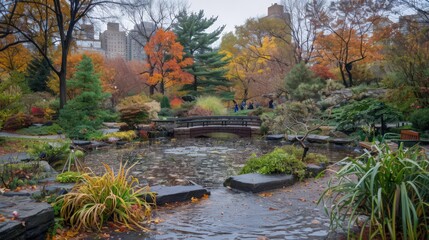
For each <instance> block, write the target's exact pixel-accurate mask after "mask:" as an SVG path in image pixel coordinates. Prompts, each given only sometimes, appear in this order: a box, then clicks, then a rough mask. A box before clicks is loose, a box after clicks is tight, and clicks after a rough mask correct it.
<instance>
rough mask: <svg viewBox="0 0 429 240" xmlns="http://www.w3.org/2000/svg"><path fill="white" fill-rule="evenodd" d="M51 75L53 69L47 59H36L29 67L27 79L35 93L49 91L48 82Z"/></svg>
mask: <svg viewBox="0 0 429 240" xmlns="http://www.w3.org/2000/svg"><path fill="white" fill-rule="evenodd" d="M50 75H51V68H50V66H49V63H48V61H47V60H46V59H45V58H34V59H33V60H31V62H30V63H29V64H28V66H27V73H26V74H25V79H26V81H27V83H28V87H29V88H30V90H31V91H33V92H46V91H49V88H48V86H47V84H46V83H47V81H48V79H49V76H50Z"/></svg>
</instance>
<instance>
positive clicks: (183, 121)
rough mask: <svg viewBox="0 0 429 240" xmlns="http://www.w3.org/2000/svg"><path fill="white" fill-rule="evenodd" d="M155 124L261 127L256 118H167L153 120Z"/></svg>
mask: <svg viewBox="0 0 429 240" xmlns="http://www.w3.org/2000/svg"><path fill="white" fill-rule="evenodd" d="M153 122H155V123H156V124H175V126H176V127H196V126H213V125H216V126H219V125H220V126H257V127H259V126H261V120H260V119H259V117H257V116H205V117H203V116H198V117H186V118H169V119H167V120H153Z"/></svg>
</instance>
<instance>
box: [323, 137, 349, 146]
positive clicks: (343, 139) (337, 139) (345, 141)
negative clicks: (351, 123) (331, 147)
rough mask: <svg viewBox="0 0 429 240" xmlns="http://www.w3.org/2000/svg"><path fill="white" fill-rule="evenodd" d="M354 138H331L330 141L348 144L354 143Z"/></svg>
mask: <svg viewBox="0 0 429 240" xmlns="http://www.w3.org/2000/svg"><path fill="white" fill-rule="evenodd" d="M353 142H354V141H353V140H352V139H348V138H331V139H329V143H333V144H338V145H347V144H350V143H353Z"/></svg>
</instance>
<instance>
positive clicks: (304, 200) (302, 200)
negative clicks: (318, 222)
mask: <svg viewBox="0 0 429 240" xmlns="http://www.w3.org/2000/svg"><path fill="white" fill-rule="evenodd" d="M299 201H301V202H307V199H305V198H300V199H299Z"/></svg>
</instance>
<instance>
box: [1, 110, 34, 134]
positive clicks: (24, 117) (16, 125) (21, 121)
mask: <svg viewBox="0 0 429 240" xmlns="http://www.w3.org/2000/svg"><path fill="white" fill-rule="evenodd" d="M31 124H32V120H31V116H30V115H28V114H24V113H17V114H15V115H13V116H11V117H9V118H8V119H7V120H6V121H5V123H4V126H3V129H5V130H17V129H21V128H25V127H28V126H31Z"/></svg>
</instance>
